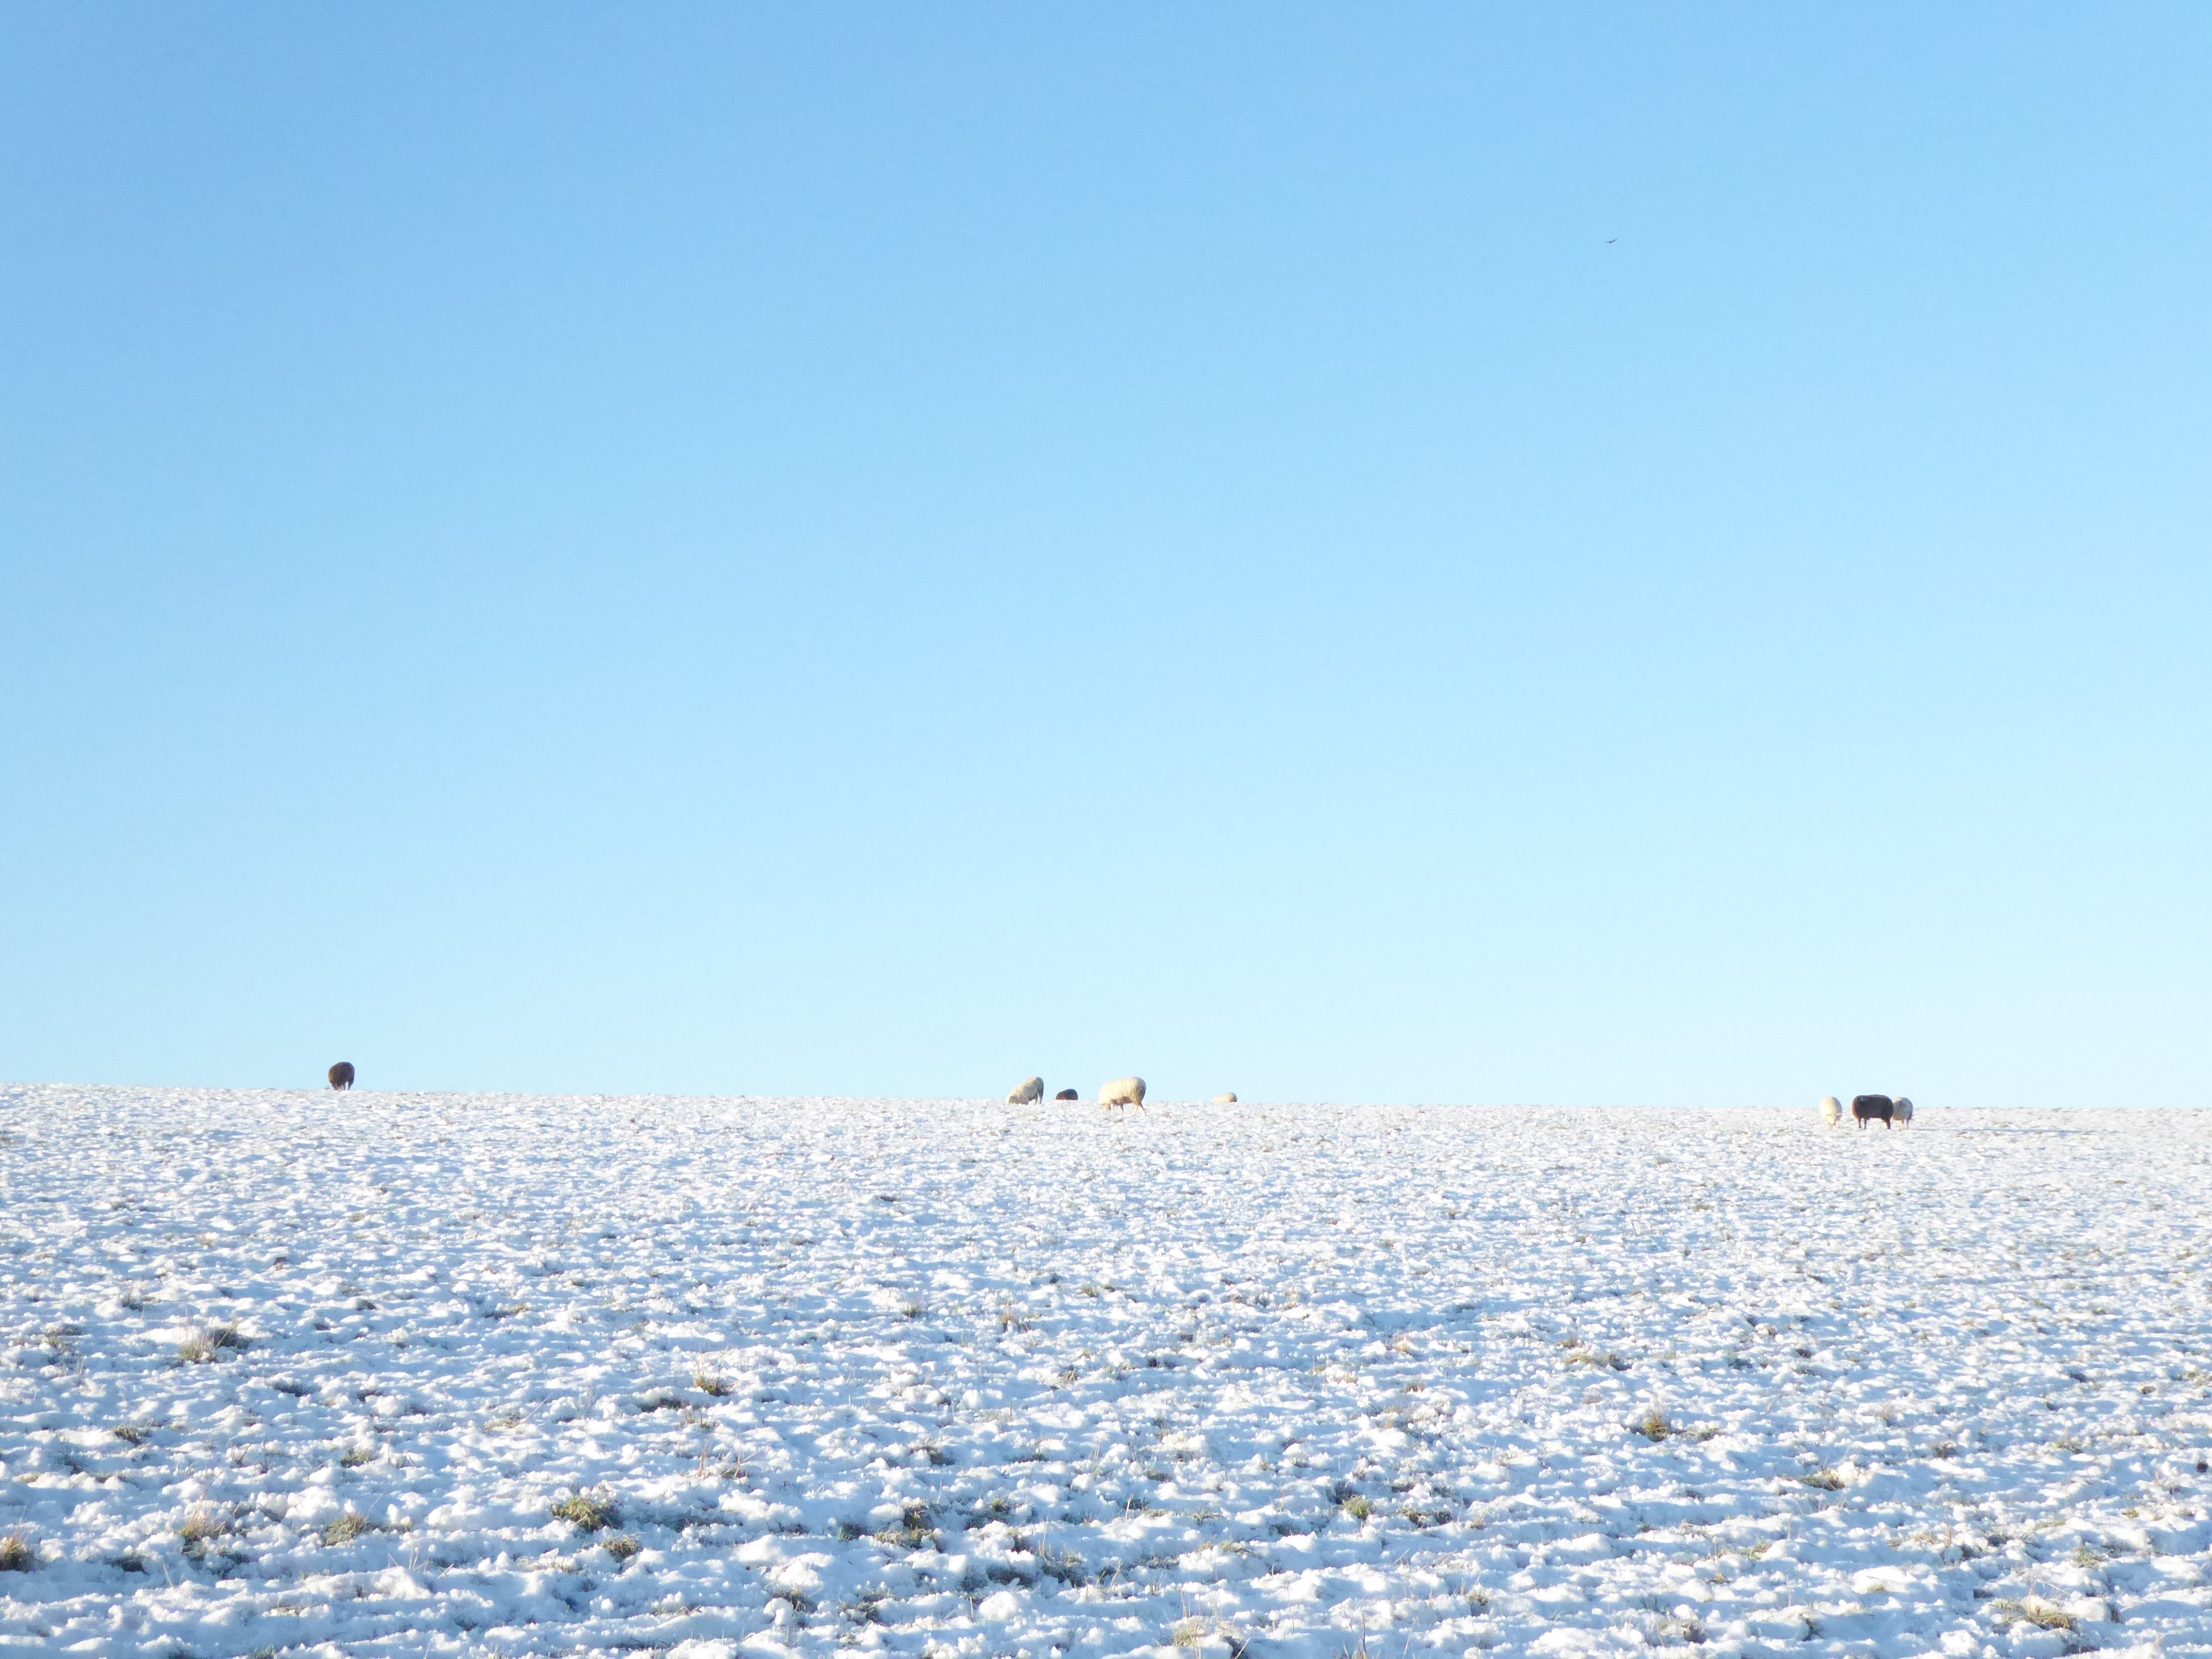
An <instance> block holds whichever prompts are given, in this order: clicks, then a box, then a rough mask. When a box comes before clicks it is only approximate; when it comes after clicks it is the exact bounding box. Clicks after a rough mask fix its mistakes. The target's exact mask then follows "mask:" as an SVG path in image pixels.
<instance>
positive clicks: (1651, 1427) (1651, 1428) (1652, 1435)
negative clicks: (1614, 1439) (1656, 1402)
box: [1628, 1406, 1674, 1446]
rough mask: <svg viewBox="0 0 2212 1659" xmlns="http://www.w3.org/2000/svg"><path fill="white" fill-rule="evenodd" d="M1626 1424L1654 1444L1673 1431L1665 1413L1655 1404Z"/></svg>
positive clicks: (1672, 1426)
mask: <svg viewBox="0 0 2212 1659" xmlns="http://www.w3.org/2000/svg"><path fill="white" fill-rule="evenodd" d="M1628 1426H1629V1428H1630V1430H1631V1431H1632V1432H1634V1433H1637V1434H1640V1435H1642V1436H1643V1437H1644V1438H1645V1439H1646V1440H1649V1441H1650V1443H1652V1444H1653V1445H1655V1446H1656V1445H1657V1444H1658V1443H1660V1442H1661V1441H1662V1440H1664V1439H1665V1438H1666V1437H1668V1435H1670V1434H1672V1433H1674V1425H1673V1424H1672V1423H1669V1422H1668V1420H1667V1413H1664V1412H1662V1411H1661V1410H1660V1409H1659V1408H1658V1407H1656V1406H1654V1407H1651V1409H1650V1411H1647V1412H1645V1413H1644V1415H1643V1416H1641V1417H1639V1418H1638V1419H1636V1420H1635V1421H1634V1422H1633V1423H1631V1424H1630V1425H1628Z"/></svg>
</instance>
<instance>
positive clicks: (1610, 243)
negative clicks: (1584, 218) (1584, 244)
mask: <svg viewBox="0 0 2212 1659" xmlns="http://www.w3.org/2000/svg"><path fill="white" fill-rule="evenodd" d="M1619 240H1620V237H1618V236H1608V237H1607V238H1606V239H1605V245H1606V246H1607V247H1611V246H1613V244H1614V243H1615V242H1617V241H1619Z"/></svg>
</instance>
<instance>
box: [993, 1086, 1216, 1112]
mask: <svg viewBox="0 0 2212 1659" xmlns="http://www.w3.org/2000/svg"><path fill="white" fill-rule="evenodd" d="M1043 1098H1044V1079H1042V1078H1041V1077H1025V1078H1024V1079H1022V1080H1021V1081H1020V1082H1019V1083H1017V1084H1016V1085H1014V1086H1013V1087H1012V1088H1011V1089H1009V1090H1007V1091H1006V1104H1007V1105H1009V1106H1027V1105H1030V1104H1031V1103H1035V1102H1036V1101H1040V1100H1042V1099H1043ZM1053 1098H1054V1100H1080V1099H1082V1098H1083V1097H1082V1096H1080V1095H1079V1094H1077V1093H1076V1092H1075V1091H1074V1090H1073V1089H1062V1090H1061V1091H1060V1092H1059V1093H1058V1094H1056V1095H1054V1097H1053ZM1098 1103H1099V1104H1100V1105H1101V1106H1103V1107H1104V1108H1105V1109H1107V1110H1108V1111H1109V1112H1111V1111H1112V1110H1113V1109H1115V1107H1116V1106H1119V1107H1120V1108H1121V1109H1122V1110H1123V1111H1124V1112H1125V1113H1126V1112H1127V1110H1128V1109H1129V1108H1130V1107H1132V1106H1133V1107H1135V1108H1136V1109H1138V1110H1139V1111H1140V1112H1141V1111H1143V1110H1144V1109H1145V1079H1142V1078H1140V1077H1117V1078H1115V1079H1114V1080H1113V1081H1112V1082H1111V1083H1109V1084H1105V1085H1102V1086H1101V1087H1100V1089H1099V1091H1098ZM1213 1103H1214V1104H1215V1105H1217V1106H1234V1105H1235V1104H1236V1103H1237V1097H1236V1096H1235V1095H1229V1094H1222V1095H1216V1096H1214V1097H1213Z"/></svg>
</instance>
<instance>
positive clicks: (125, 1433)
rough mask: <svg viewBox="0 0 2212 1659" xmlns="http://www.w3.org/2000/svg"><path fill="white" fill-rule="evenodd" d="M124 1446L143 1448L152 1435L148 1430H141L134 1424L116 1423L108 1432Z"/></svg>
mask: <svg viewBox="0 0 2212 1659" xmlns="http://www.w3.org/2000/svg"><path fill="white" fill-rule="evenodd" d="M108 1433H110V1434H112V1435H113V1436H114V1437H116V1438H117V1439H118V1440H120V1441H121V1442H122V1443H124V1444H125V1445H126V1446H143V1445H144V1444H145V1443H146V1442H147V1439H148V1438H149V1437H150V1436H151V1435H152V1433H153V1431H152V1430H150V1429H142V1428H140V1427H139V1426H138V1425H137V1424H136V1423H118V1424H117V1425H115V1426H114V1427H113V1428H112V1429H110V1430H109V1431H108Z"/></svg>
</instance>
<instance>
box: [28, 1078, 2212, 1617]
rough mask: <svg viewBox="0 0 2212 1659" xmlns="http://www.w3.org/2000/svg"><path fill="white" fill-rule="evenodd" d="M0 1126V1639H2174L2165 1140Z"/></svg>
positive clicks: (203, 1122) (1245, 1118)
mask: <svg viewBox="0 0 2212 1659" xmlns="http://www.w3.org/2000/svg"><path fill="white" fill-rule="evenodd" d="M0 1130H4V1132H5V1133H4V1139H0V1206H4V1211H3V1212H0V1338H4V1347H0V1535H4V1536H6V1537H8V1538H10V1539H13V1540H15V1542H16V1545H17V1546H18V1547H17V1549H16V1557H17V1559H18V1560H19V1562H21V1563H22V1570H20V1571H0V1649H6V1648H13V1649H15V1650H31V1651H35V1652H40V1653H47V1652H53V1653H60V1652H71V1651H77V1652H90V1653H139V1652H149V1653H164V1652H178V1653H185V1652H189V1653H192V1654H198V1655H208V1656H212V1655H217V1654H248V1653H255V1652H266V1651H274V1652H306V1651H319V1652H324V1653H336V1652H341V1651H343V1652H345V1653H351V1654H414V1653H462V1652H471V1653H489V1654H497V1655H506V1654H526V1653H550V1652H578V1651H591V1652H617V1651H623V1650H647V1649H660V1650H667V1649H673V1650H676V1651H677V1652H678V1653H679V1654H682V1655H684V1656H686V1659H690V1656H700V1659H704V1656H708V1655H731V1654H734V1653H737V1652H738V1651H740V1650H746V1651H750V1652H753V1653H757V1654H761V1655H764V1656H774V1655H783V1654H793V1655H808V1656H814V1655H823V1656H826V1655H829V1654H831V1653H868V1652H876V1651H890V1652H896V1653H900V1654H926V1655H933V1656H949V1655H955V1654H958V1655H977V1656H988V1655H999V1654H1007V1655H1018V1656H1027V1659H1048V1656H1054V1655H1065V1656H1072V1659H1092V1656H1102V1659H1103V1656H1104V1655H1108V1654H1115V1653H1127V1652H1133V1651H1139V1650H1150V1651H1155V1652H1158V1653H1161V1654H1164V1655H1165V1654H1172V1653H1173V1651H1174V1650H1175V1649H1176V1647H1178V1646H1179V1647H1182V1648H1185V1649H1189V1650H1195V1651H1196V1652H1197V1653H1199V1654H1201V1655H1204V1656H1207V1659H1225V1656H1230V1655H1237V1656H1242V1655H1243V1654H1244V1653H1245V1652H1247V1651H1248V1650H1249V1652H1250V1654H1251V1655H1252V1656H1254V1659H1277V1656H1285V1659H1287V1656H1301V1659H1334V1656H1339V1655H1346V1654H1349V1655H1351V1656H1352V1659H1363V1656H1364V1659H1406V1656H1407V1655H1409V1654H1414V1653H1424V1652H1428V1651H1431V1650H1446V1651H1450V1652H1454V1653H1458V1652H1462V1651H1464V1650H1468V1649H1470V1648H1478V1649H1480V1648H1490V1649H1496V1650H1499V1651H1502V1652H1507V1653H1520V1652H1541V1653H1577V1652H1583V1651H1590V1652H1608V1653H1609V1652H1620V1651H1632V1650H1640V1649H1643V1648H1646V1647H1650V1646H1666V1645H1671V1644H1701V1645H1702V1646H1703V1648H1704V1649H1705V1650H1706V1651H1707V1652H1711V1653H1735V1652H1743V1653H1768V1652H1783V1651H1788V1652H1790V1653H1795V1654H1807V1655H1810V1654H1820V1653H1844V1654H1873V1655H1884V1656H1887V1655H1905V1654H1919V1653H1930V1652H1941V1653H1946V1654H1984V1653H1989V1652H1992V1651H1994V1652H1996V1653H1998V1654H2057V1653H2060V1652H2063V1651H2069V1650H2082V1649H2087V1648H2104V1649H2108V1650H2111V1649H2118V1650H2129V1649H2132V1650H2136V1651H2139V1652H2144V1653H2151V1652H2160V1651H2162V1652H2163V1653H2165V1654H2166V1655H2169V1656H2181V1655H2185V1654H2212V1586H2208V1566H2212V1556H2208V1546H2212V1477H2208V1475H2207V1474H2205V1472H2204V1461H2203V1460H2205V1459H2207V1458H2208V1456H2212V1393H2208V1390H2209V1389H2212V1305H2208V1299H2207V1293H2208V1289H2212V1281H2208V1278H2207V1271H2206V1267H2207V1263H2206V1255H2205V1252H2206V1251H2207V1249H2212V1231H2208V1228H2207V1225H2206V1224H2207V1220H2208V1210H2212V1122H2207V1121H2205V1120H2204V1119H2203V1118H2200V1117H2197V1116H2195V1115H2172V1114H2168V1115H2160V1114H2152V1113H2129V1112H2109V1113H2069V1114H2063V1115H2061V1114H2042V1115H2012V1116H2008V1117H1997V1116H1971V1115H1956V1114H1952V1115H1946V1114H1944V1113H1942V1112H1941V1111H1923V1114H1922V1115H1921V1119H1920V1122H1919V1124H1918V1125H1917V1127H1914V1128H1913V1129H1911V1131H1909V1132H1899V1133H1884V1132H1881V1131H1879V1130H1869V1131H1867V1132H1864V1133H1860V1132H1856V1131H1853V1130H1850V1129H1848V1128H1846V1129H1842V1130H1834V1131H1829V1130H1823V1129H1821V1128H1820V1127H1819V1126H1818V1122H1817V1119H1816V1117H1815V1115H1814V1111H1813V1109H1812V1107H1811V1105H1810V1104H1809V1103H1808V1105H1807V1106H1806V1108H1805V1109H1803V1110H1802V1111H1797V1112H1793V1113H1790V1114H1787V1115H1783V1114H1764V1113H1753V1112H1711V1113H1675V1114H1662V1113H1656V1112H1631V1111H1588V1112H1561V1111H1532V1112H1514V1111H1503V1110H1456V1109H1398V1108H1381V1107H1269V1106H1255V1105H1243V1106H1236V1107H1212V1106H1194V1105H1164V1106H1160V1107H1158V1108H1156V1109H1154V1110H1153V1111H1152V1113H1151V1114H1150V1115H1146V1116H1140V1117H1137V1118H1135V1119H1133V1120H1132V1121H1127V1122H1121V1121H1115V1122H1108V1121H1104V1120H1103V1117H1102V1115H1101V1114H1100V1113H1099V1111H1098V1110H1097V1109H1096V1108H1095V1107H1090V1106H1082V1107H1066V1106H1056V1105H1052V1104H1046V1105H1042V1106H1036V1107H1026V1108H1018V1109H1014V1108H1006V1107H1002V1106H997V1105H982V1104H976V1103H951V1102H928V1103H916V1102H910V1101H799V1100H781V1101H772V1100H738V1101H700V1100H665V1099H650V1100H618V1099H526V1098H520V1097H399V1096H392V1095H378V1094H355V1095H352V1096H349V1097H334V1096H331V1095H329V1094H316V1095H296V1094H267V1093H212V1092H199V1093H192V1092H179V1091H162V1090H83V1089H64V1088H13V1089H0ZM578 1498H581V1499H583V1500H584V1501H583V1502H581V1503H577V1502H575V1501H574V1500H576V1499H578ZM564 1509H565V1510H567V1511H568V1517H567V1518H563V1517H562V1514H561V1511H562V1510H564ZM8 1548H9V1546H7V1545H5V1544H0V1565H4V1564H5V1561H4V1558H5V1556H6V1553H7V1550H8Z"/></svg>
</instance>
